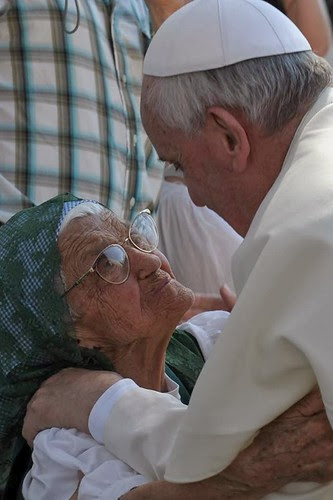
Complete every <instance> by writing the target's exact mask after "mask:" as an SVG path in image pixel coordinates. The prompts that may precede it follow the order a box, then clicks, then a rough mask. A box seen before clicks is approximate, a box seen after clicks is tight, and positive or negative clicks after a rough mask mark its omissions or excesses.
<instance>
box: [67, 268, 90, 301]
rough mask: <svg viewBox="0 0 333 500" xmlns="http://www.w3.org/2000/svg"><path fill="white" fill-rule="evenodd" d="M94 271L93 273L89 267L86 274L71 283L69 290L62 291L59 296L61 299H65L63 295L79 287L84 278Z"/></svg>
mask: <svg viewBox="0 0 333 500" xmlns="http://www.w3.org/2000/svg"><path fill="white" fill-rule="evenodd" d="M94 271H95V269H94V267H91V268H90V269H88V271H87V272H86V273H84V274H83V275H82V276H81V277H80V278H79V279H77V280H76V281H75V282H74V283H73V285H71V286H70V287H69V288H67V290H65V291H64V293H63V294H62V295H61V297H65V295H67V294H68V293H69V292H70V291H71V290H73V288H75V287H76V286H78V285H80V283H82V281H83V280H84V278H86V277H87V276H88V274H89V273H93V272H94Z"/></svg>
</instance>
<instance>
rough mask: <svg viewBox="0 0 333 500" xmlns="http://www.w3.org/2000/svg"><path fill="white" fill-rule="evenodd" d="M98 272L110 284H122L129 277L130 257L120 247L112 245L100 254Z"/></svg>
mask: <svg viewBox="0 0 333 500" xmlns="http://www.w3.org/2000/svg"><path fill="white" fill-rule="evenodd" d="M96 271H97V272H98V274H99V275H100V276H101V277H102V278H104V279H105V280H106V281H108V282H109V283H122V282H123V281H125V280H126V279H127V277H128V273H129V262H128V257H127V254H126V252H125V250H124V249H123V247H121V246H120V245H111V246H109V247H107V248H105V250H103V252H102V253H101V254H100V256H99V257H98V259H97V261H96Z"/></svg>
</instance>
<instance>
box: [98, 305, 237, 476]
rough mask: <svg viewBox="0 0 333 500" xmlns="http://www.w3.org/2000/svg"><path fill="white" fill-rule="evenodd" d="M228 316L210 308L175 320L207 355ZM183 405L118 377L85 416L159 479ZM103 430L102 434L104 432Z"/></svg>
mask: <svg viewBox="0 0 333 500" xmlns="http://www.w3.org/2000/svg"><path fill="white" fill-rule="evenodd" d="M228 318H229V313H227V312H225V311H209V312H205V313H202V314H199V315H197V316H195V317H193V318H191V319H190V320H189V321H187V322H186V323H183V324H182V325H180V326H179V328H182V329H184V330H186V331H188V332H189V333H191V334H192V335H193V336H194V337H195V338H196V339H197V341H198V343H199V345H200V348H201V350H202V352H203V355H204V357H205V359H207V357H208V355H209V353H210V352H211V350H212V349H213V346H214V344H215V342H216V340H217V338H218V337H219V336H220V335H221V333H222V331H223V328H224V326H225V324H226V322H227V320H228ZM185 411H186V406H185V405H183V404H182V403H180V402H179V401H177V400H175V398H174V397H172V393H171V392H170V393H169V394H161V393H158V392H155V391H147V390H145V389H141V388H140V387H138V386H137V385H136V384H134V382H133V381H130V380H128V379H124V380H121V381H119V382H117V383H116V384H114V385H113V386H112V387H110V389H108V390H107V391H106V392H105V393H104V394H103V396H102V397H101V398H100V399H99V400H98V401H97V403H96V404H95V406H94V408H93V410H92V412H91V414H90V418H89V430H90V432H91V433H92V435H93V436H94V438H95V439H96V440H98V441H100V442H103V441H104V442H105V446H106V447H107V448H108V449H109V451H110V452H112V453H113V454H114V455H116V456H117V457H118V458H120V459H121V460H123V461H125V462H126V463H128V464H130V465H131V467H133V468H134V469H135V470H137V471H138V472H140V473H141V474H143V475H144V476H146V477H149V478H150V479H154V480H155V479H163V477H164V471H165V467H166V463H167V461H168V457H169V453H170V450H171V448H172V445H173V442H174V440H175V435H176V433H177V430H178V426H179V423H180V420H181V418H182V416H183V415H184V412H185ZM103 434H104V437H103Z"/></svg>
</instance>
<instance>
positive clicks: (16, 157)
mask: <svg viewBox="0 0 333 500" xmlns="http://www.w3.org/2000/svg"><path fill="white" fill-rule="evenodd" d="M7 1H8V3H9V0H7ZM64 3H65V2H64V0H13V1H12V2H11V3H9V7H10V8H9V10H8V11H7V12H4V13H3V14H2V15H1V17H0V221H3V222H4V221H6V220H7V219H8V218H9V217H10V216H11V215H12V214H13V213H15V212H17V211H18V210H20V209H22V208H25V207H29V206H32V205H33V204H39V203H41V202H43V201H45V200H47V199H48V198H50V197H52V196H55V195H56V194H58V193H61V192H66V191H70V192H71V193H73V194H75V195H76V196H79V197H83V198H89V199H96V200H98V201H100V202H102V203H104V204H105V205H107V206H109V207H110V208H111V209H112V210H114V211H115V213H116V214H117V215H119V216H120V217H123V218H131V217H132V215H134V213H136V212H138V211H139V210H142V209H143V208H145V207H147V206H149V205H150V204H151V203H152V202H154V201H155V198H156V196H157V193H158V190H159V186H160V181H161V177H162V165H161V163H160V162H159V161H158V159H157V155H156V153H155V151H154V150H153V149H152V147H151V144H150V143H149V141H148V139H147V137H146V135H145V132H144V130H143V128H142V125H141V119H140V110H139V99H140V90H141V81H142V60H143V54H144V52H145V49H146V47H147V44H148V42H149V37H150V29H149V18H148V11H147V9H146V7H145V5H144V1H143V0H79V1H78V5H79V13H80V19H79V20H80V22H79V28H78V30H77V31H76V32H75V33H74V34H68V33H66V30H65V28H66V29H67V30H70V29H72V28H73V27H74V26H75V23H76V21H77V19H78V17H77V15H78V13H77V11H76V8H75V2H74V0H69V2H68V3H69V9H68V13H67V16H66V19H65V18H64Z"/></svg>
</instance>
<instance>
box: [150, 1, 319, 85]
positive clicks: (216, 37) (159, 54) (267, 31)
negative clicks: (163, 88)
mask: <svg viewBox="0 0 333 500" xmlns="http://www.w3.org/2000/svg"><path fill="white" fill-rule="evenodd" d="M305 50H311V47H310V44H309V42H308V41H307V40H306V38H305V37H304V35H303V34H302V33H301V32H300V30H299V29H298V28H297V27H296V26H295V25H294V23H292V22H291V21H290V19H289V18H288V17H287V16H285V15H284V14H282V12H280V11H279V10H278V9H276V8H275V7H272V5H270V4H268V3H266V2H264V1H263V0H193V1H192V2H190V3H189V4H187V5H185V7H182V8H181V9H179V10H178V11H176V12H175V13H174V14H172V16H170V17H169V18H168V19H167V20H166V21H165V22H164V23H163V24H162V26H161V27H160V29H159V30H158V31H157V33H156V34H155V36H154V37H153V39H152V41H151V43H150V46H149V48H148V51H147V53H146V57H145V61H144V67H143V72H144V74H145V75H152V76H171V75H179V74H181V73H191V72H193V71H204V70H208V69H214V68H222V67H223V66H230V65H231V64H235V63H238V62H240V61H245V60H247V59H254V58H256V57H266V56H273V55H278V54H289V53H292V52H302V51H305Z"/></svg>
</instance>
